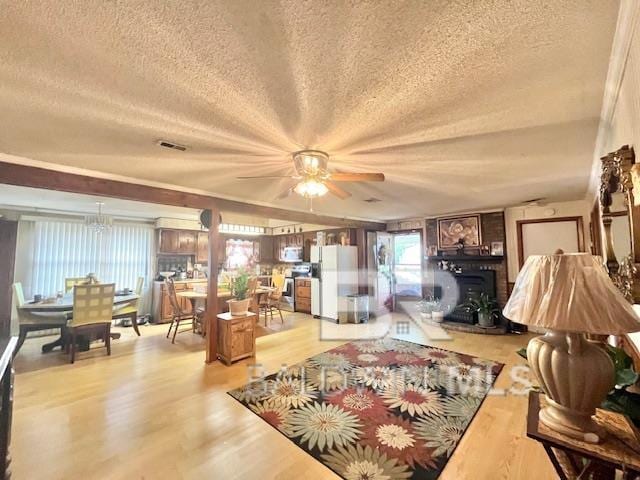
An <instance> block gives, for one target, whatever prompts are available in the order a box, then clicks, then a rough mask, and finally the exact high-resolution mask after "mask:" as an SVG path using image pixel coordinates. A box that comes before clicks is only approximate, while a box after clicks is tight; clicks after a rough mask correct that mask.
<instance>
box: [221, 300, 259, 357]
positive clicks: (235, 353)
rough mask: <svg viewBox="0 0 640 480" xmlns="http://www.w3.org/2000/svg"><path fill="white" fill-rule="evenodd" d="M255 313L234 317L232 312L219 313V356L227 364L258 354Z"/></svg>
mask: <svg viewBox="0 0 640 480" xmlns="http://www.w3.org/2000/svg"><path fill="white" fill-rule="evenodd" d="M256 321H257V317H256V314H255V313H250V314H248V315H246V316H241V317H234V316H232V315H231V314H230V313H222V314H220V315H218V358H220V360H222V361H223V362H224V363H226V364H227V365H231V362H235V361H236V360H241V359H243V358H247V357H254V356H255V355H256Z"/></svg>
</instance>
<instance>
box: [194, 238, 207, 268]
mask: <svg viewBox="0 0 640 480" xmlns="http://www.w3.org/2000/svg"><path fill="white" fill-rule="evenodd" d="M196 263H204V264H208V263H209V232H198V233H197V234H196Z"/></svg>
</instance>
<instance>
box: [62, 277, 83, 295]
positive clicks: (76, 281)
mask: <svg viewBox="0 0 640 480" xmlns="http://www.w3.org/2000/svg"><path fill="white" fill-rule="evenodd" d="M86 282H87V277H67V278H65V279H64V293H69V292H70V291H71V290H73V287H75V286H76V285H83V284H85V283H86Z"/></svg>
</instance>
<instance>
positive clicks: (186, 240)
mask: <svg viewBox="0 0 640 480" xmlns="http://www.w3.org/2000/svg"><path fill="white" fill-rule="evenodd" d="M178 253H181V254H184V255H195V253H196V232H191V231H188V230H180V231H179V232H178Z"/></svg>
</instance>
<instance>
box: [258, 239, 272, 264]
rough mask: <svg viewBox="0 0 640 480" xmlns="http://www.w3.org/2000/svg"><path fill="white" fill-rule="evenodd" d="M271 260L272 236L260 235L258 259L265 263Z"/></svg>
mask: <svg viewBox="0 0 640 480" xmlns="http://www.w3.org/2000/svg"><path fill="white" fill-rule="evenodd" d="M273 260H274V258H273V237H270V236H268V235H263V236H261V237H260V261H261V262H265V263H266V262H272V261H273Z"/></svg>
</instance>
